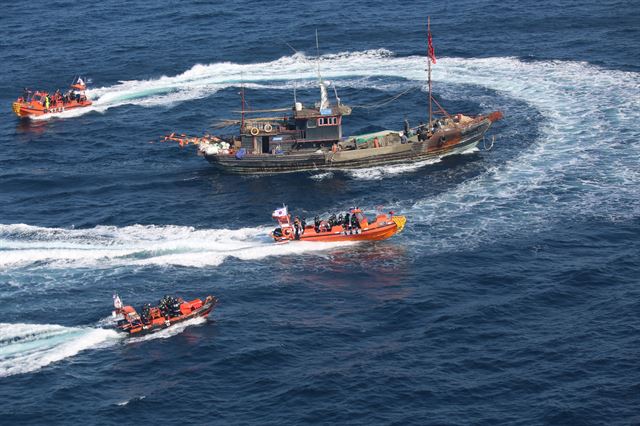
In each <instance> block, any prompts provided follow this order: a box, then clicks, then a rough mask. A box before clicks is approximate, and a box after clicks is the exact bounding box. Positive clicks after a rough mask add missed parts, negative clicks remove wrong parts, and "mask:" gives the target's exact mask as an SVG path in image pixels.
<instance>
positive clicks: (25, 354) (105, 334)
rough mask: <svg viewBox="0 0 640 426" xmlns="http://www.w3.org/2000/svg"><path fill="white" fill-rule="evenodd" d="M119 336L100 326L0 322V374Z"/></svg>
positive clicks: (35, 366) (60, 357)
mask: <svg viewBox="0 0 640 426" xmlns="http://www.w3.org/2000/svg"><path fill="white" fill-rule="evenodd" d="M119 339H120V336H119V334H118V333H117V332H116V331H115V330H105V329H101V328H91V327H64V326H61V325H54V324H22V323H18V324H9V323H0V377H6V376H12V375H14V374H24V373H29V372H32V371H36V370H39V369H41V368H43V367H46V366H47V365H49V364H52V363H55V362H58V361H61V360H63V359H66V358H70V357H72V356H75V355H76V354H78V353H79V352H82V351H85V350H88V349H95V348H100V347H105V346H109V345H111V344H113V343H115V342H117V341H118V340H119Z"/></svg>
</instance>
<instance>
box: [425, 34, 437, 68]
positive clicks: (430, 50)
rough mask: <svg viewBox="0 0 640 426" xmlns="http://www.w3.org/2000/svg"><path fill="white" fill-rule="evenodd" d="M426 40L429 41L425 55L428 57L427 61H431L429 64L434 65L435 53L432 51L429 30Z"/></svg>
mask: <svg viewBox="0 0 640 426" xmlns="http://www.w3.org/2000/svg"><path fill="white" fill-rule="evenodd" d="M427 39H428V41H429V48H428V50H427V55H428V56H429V59H430V60H431V62H433V63H434V65H435V63H436V52H435V50H434V49H433V39H432V38H431V30H429V33H428V36H427Z"/></svg>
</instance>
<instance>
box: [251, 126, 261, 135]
mask: <svg viewBox="0 0 640 426" xmlns="http://www.w3.org/2000/svg"><path fill="white" fill-rule="evenodd" d="M258 133H260V130H259V129H258V128H257V127H252V128H251V134H252V135H253V136H256V135H257V134H258Z"/></svg>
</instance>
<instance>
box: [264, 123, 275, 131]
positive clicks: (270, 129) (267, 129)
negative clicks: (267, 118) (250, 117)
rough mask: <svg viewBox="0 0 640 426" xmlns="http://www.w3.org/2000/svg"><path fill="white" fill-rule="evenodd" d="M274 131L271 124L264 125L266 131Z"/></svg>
mask: <svg viewBox="0 0 640 426" xmlns="http://www.w3.org/2000/svg"><path fill="white" fill-rule="evenodd" d="M272 130H273V127H272V126H271V124H269V123H267V124H265V125H264V131H265V132H267V133H269V132H271V131H272Z"/></svg>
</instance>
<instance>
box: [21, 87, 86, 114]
mask: <svg viewBox="0 0 640 426" xmlns="http://www.w3.org/2000/svg"><path fill="white" fill-rule="evenodd" d="M32 94H34V93H33V92H31V91H30V90H29V89H26V88H25V89H24V93H23V95H22V99H19V101H23V102H28V101H29V100H30V99H31V95H32ZM35 94H36V95H37V94H38V92H36V93H35ZM40 95H41V102H42V106H43V107H44V108H45V109H47V110H48V109H50V108H57V107H61V106H65V105H67V104H69V103H71V102H78V103H80V102H83V101H86V100H87V97H86V96H85V95H84V93H80V92H76V91H74V90H70V91H68V92H67V93H64V94H62V93H61V92H60V89H58V90H56V91H55V93H54V94H53V95H50V94H49V93H46V92H40Z"/></svg>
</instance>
